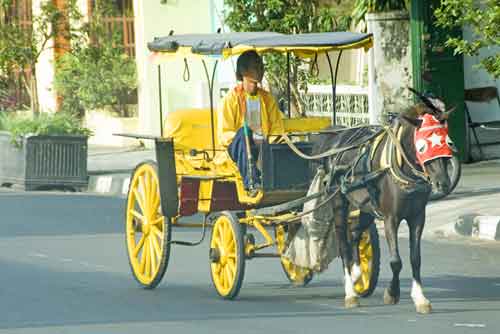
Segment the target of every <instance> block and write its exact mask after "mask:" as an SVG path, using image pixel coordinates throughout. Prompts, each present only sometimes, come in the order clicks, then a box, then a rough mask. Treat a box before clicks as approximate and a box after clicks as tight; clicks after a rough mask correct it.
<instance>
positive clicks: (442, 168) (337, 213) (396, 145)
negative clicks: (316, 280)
mask: <svg viewBox="0 0 500 334" xmlns="http://www.w3.org/2000/svg"><path fill="white" fill-rule="evenodd" d="M414 93H415V94H417V95H418V96H419V97H420V98H421V99H422V101H423V103H418V104H416V105H414V106H412V107H410V108H409V109H408V110H406V111H404V112H401V113H400V114H399V115H398V116H397V117H395V119H393V120H392V122H391V124H390V125H389V126H387V127H385V128H384V127H378V128H374V127H360V128H351V129H345V131H341V132H338V133H336V134H335V135H328V136H326V138H323V139H322V140H321V142H320V143H319V144H318V145H316V146H315V147H314V149H313V153H314V152H324V151H325V150H332V149H333V150H334V149H335V148H339V149H342V148H344V149H345V148H346V146H348V147H350V149H347V150H341V153H339V154H336V155H332V156H330V157H328V158H324V159H323V167H324V168H325V169H326V170H327V172H328V173H330V176H331V178H330V183H331V184H330V187H331V189H334V188H336V189H338V191H337V193H336V194H335V195H334V196H333V198H332V200H331V201H332V203H331V204H332V206H333V208H334V217H333V222H332V223H333V224H335V230H336V235H337V242H338V248H339V253H340V256H341V259H342V264H343V269H344V284H345V301H344V303H345V307H346V308H352V307H357V306H359V296H358V295H357V294H356V292H355V290H354V283H355V282H356V281H357V280H358V279H359V277H360V274H361V270H360V266H359V251H358V244H359V241H360V238H361V234H362V233H363V231H364V230H365V229H366V228H367V226H369V224H372V223H373V222H374V219H375V218H378V219H381V220H383V222H384V229H385V236H386V239H387V243H388V246H389V253H390V267H391V270H392V280H391V282H390V284H389V286H388V287H387V288H386V289H385V292H384V304H397V303H398V302H399V298H400V282H399V273H400V271H401V269H402V261H401V257H400V255H399V249H398V239H397V233H398V229H399V226H400V223H401V222H402V221H403V220H405V221H406V222H407V224H408V228H409V239H410V240H409V241H410V260H411V266H412V277H413V283H412V288H411V298H412V299H413V302H414V304H415V307H416V311H417V313H430V312H431V310H432V306H431V303H430V301H429V300H428V299H427V298H426V297H425V295H424V293H423V288H422V279H421V275H420V266H421V253H420V244H421V237H422V232H423V229H424V225H425V209H426V205H427V202H428V201H429V194H430V192H431V183H433V184H434V185H435V186H436V187H437V188H438V189H440V190H441V191H445V190H446V189H447V188H448V187H449V186H450V181H449V177H448V172H447V163H448V160H449V159H450V157H451V155H452V152H451V147H450V146H451V145H452V142H451V140H450V139H449V137H448V126H447V118H448V116H449V114H450V113H451V111H448V112H447V111H446V110H445V109H444V104H443V103H442V101H441V100H439V99H432V98H428V97H426V96H424V95H422V94H420V93H418V92H416V91H414ZM353 208H358V209H359V210H360V218H359V221H358V222H357V223H354V224H353V223H351V224H348V219H347V218H348V213H349V212H350V211H351V210H353Z"/></svg>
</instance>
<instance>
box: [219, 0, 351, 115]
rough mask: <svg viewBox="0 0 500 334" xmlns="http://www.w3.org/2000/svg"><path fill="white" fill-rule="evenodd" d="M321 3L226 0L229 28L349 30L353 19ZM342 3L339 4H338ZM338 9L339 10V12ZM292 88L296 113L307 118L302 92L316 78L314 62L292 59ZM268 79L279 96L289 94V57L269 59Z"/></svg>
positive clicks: (294, 31)
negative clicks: (310, 80) (313, 77)
mask: <svg viewBox="0 0 500 334" xmlns="http://www.w3.org/2000/svg"><path fill="white" fill-rule="evenodd" d="M325 2H326V1H321V0H310V1H300V0H243V1H242V0H224V3H225V6H226V8H227V10H226V11H225V12H224V17H225V22H224V23H225V24H227V26H228V27H229V28H230V29H231V30H232V31H238V32H243V31H273V32H280V33H286V34H298V33H309V32H325V31H336V30H349V26H350V22H351V20H350V17H349V16H346V15H339V12H340V10H339V8H333V7H332V5H331V4H326V3H325ZM339 2H340V1H338V0H336V3H337V4H338V3H339ZM336 9H337V10H336ZM290 58H291V61H290V69H291V71H290V72H291V78H290V83H291V84H290V88H291V94H292V104H293V107H294V108H293V109H295V113H297V114H299V115H303V114H304V111H303V110H304V108H303V101H302V100H301V97H300V94H299V90H300V89H305V88H306V85H307V81H308V80H309V78H311V77H312V76H313V73H312V72H313V71H312V70H313V68H314V60H311V61H305V60H302V59H299V58H296V57H290ZM265 62H266V79H267V81H268V82H269V83H270V85H271V87H273V89H275V90H276V91H277V95H279V96H281V97H284V96H286V94H287V93H286V92H287V72H286V68H287V67H286V63H287V59H286V56H285V55H281V54H269V55H266V57H265Z"/></svg>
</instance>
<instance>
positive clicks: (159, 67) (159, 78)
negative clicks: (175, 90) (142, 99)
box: [158, 65, 163, 137]
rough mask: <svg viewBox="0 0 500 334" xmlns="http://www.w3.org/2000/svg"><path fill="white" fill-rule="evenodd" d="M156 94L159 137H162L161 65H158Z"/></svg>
mask: <svg viewBox="0 0 500 334" xmlns="http://www.w3.org/2000/svg"><path fill="white" fill-rule="evenodd" d="M158 95H159V103H160V137H163V104H162V99H161V95H162V89H161V65H158Z"/></svg>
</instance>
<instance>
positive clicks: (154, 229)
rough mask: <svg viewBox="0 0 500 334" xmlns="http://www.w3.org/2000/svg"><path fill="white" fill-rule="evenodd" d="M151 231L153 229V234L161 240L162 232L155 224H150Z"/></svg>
mask: <svg viewBox="0 0 500 334" xmlns="http://www.w3.org/2000/svg"><path fill="white" fill-rule="evenodd" d="M151 231H153V233H154V235H156V236H157V237H158V239H160V240H163V238H164V236H163V232H162V231H161V230H160V229H159V228H158V226H156V225H151Z"/></svg>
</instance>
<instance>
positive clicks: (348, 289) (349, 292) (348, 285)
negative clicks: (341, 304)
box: [344, 268, 358, 299]
mask: <svg viewBox="0 0 500 334" xmlns="http://www.w3.org/2000/svg"><path fill="white" fill-rule="evenodd" d="M344 273H345V275H344V287H345V298H346V299H349V298H352V297H358V294H357V293H356V291H354V285H353V284H352V277H351V275H350V274H349V270H347V268H345V269H344Z"/></svg>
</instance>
